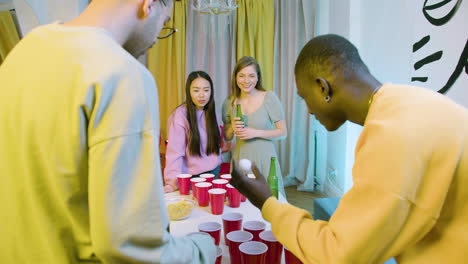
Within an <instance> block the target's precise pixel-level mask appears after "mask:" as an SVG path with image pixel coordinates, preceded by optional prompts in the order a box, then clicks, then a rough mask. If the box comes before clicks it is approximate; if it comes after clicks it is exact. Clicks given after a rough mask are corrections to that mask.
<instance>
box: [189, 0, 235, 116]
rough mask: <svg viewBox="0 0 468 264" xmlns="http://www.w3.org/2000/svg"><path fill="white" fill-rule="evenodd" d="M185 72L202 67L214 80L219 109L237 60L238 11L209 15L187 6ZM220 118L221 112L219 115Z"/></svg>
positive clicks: (227, 92)
mask: <svg viewBox="0 0 468 264" xmlns="http://www.w3.org/2000/svg"><path fill="white" fill-rule="evenodd" d="M187 9H188V10H187V27H186V32H187V33H186V44H185V45H186V75H188V74H190V72H192V71H198V70H202V71H205V72H207V73H208V74H209V75H210V76H211V79H213V85H214V88H215V89H214V92H215V102H216V112H217V113H221V106H222V104H223V102H224V99H226V97H227V96H228V94H229V87H230V83H231V74H232V69H233V67H234V65H235V63H236V61H235V59H236V56H235V51H236V50H235V44H236V40H235V28H234V27H235V23H234V21H235V12H231V13H228V14H221V15H208V14H202V13H199V12H196V11H195V10H193V9H192V0H189V1H188V5H187ZM219 118H220V119H221V115H219Z"/></svg>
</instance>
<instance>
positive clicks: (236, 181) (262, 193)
mask: <svg viewBox="0 0 468 264" xmlns="http://www.w3.org/2000/svg"><path fill="white" fill-rule="evenodd" d="M232 166H233V167H232V172H231V176H232V178H231V181H230V182H229V183H230V184H232V185H233V186H234V187H235V188H236V189H237V190H239V192H241V193H242V194H243V195H245V197H247V198H248V199H249V201H250V202H251V203H252V204H253V205H255V206H256V207H257V208H258V209H260V210H262V206H263V204H264V203H265V201H266V200H267V199H268V198H269V197H270V196H272V194H271V190H270V186H269V185H268V183H267V181H266V180H265V177H263V175H262V174H261V173H260V171H258V168H257V166H256V165H255V163H253V164H252V172H253V173H254V174H255V177H256V179H249V178H248V177H247V175H245V172H244V171H243V170H242V169H241V168H240V166H239V162H238V161H237V160H235V159H233V161H232Z"/></svg>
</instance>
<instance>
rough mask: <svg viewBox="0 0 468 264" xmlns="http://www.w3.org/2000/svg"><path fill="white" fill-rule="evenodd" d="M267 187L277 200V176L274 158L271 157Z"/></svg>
mask: <svg viewBox="0 0 468 264" xmlns="http://www.w3.org/2000/svg"><path fill="white" fill-rule="evenodd" d="M268 185H270V190H271V193H272V194H273V195H274V196H275V197H276V199H278V175H277V174H276V157H271V161H270V173H269V174H268Z"/></svg>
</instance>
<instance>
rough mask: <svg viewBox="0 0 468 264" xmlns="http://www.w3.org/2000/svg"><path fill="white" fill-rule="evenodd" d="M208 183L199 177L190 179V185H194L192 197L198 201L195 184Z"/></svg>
mask: <svg viewBox="0 0 468 264" xmlns="http://www.w3.org/2000/svg"><path fill="white" fill-rule="evenodd" d="M204 181H206V179H204V178H199V177H195V178H191V179H190V184H191V185H192V195H193V197H194V198H195V199H197V187H196V186H195V184H197V183H199V182H204Z"/></svg>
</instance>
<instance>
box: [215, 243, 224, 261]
mask: <svg viewBox="0 0 468 264" xmlns="http://www.w3.org/2000/svg"><path fill="white" fill-rule="evenodd" d="M222 260H223V250H222V249H221V248H220V247H217V248H216V262H215V264H221V261H222Z"/></svg>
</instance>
